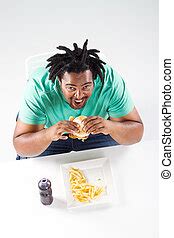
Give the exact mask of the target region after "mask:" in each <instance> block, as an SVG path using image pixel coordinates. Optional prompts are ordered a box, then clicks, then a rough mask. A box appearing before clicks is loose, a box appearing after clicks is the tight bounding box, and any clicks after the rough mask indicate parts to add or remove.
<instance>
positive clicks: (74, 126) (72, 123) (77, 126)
mask: <svg viewBox="0 0 174 238" xmlns="http://www.w3.org/2000/svg"><path fill="white" fill-rule="evenodd" d="M68 125H70V126H71V127H72V128H74V129H78V128H79V126H80V125H79V124H78V123H77V122H73V121H71V122H69V123H68Z"/></svg>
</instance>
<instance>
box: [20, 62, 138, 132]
mask: <svg viewBox="0 0 174 238" xmlns="http://www.w3.org/2000/svg"><path fill="white" fill-rule="evenodd" d="M104 67H105V70H106V72H105V78H104V85H103V87H102V83H101V81H100V78H99V76H98V77H97V78H96V79H95V80H94V89H93V92H92V95H91V96H90V98H88V100H87V102H86V104H85V106H84V107H83V108H81V109H73V108H71V107H70V105H69V104H68V102H67V101H66V99H65V97H64V95H63V93H62V91H61V88H60V86H59V83H58V80H55V82H54V83H53V82H52V81H51V80H48V76H49V72H48V69H45V68H38V69H37V70H36V71H35V72H34V73H33V74H32V75H31V78H30V79H29V80H28V82H27V85H26V90H25V93H24V98H23V100H22V102H21V107H20V111H19V119H20V120H21V121H22V122H24V123H26V124H37V125H38V124H44V125H45V127H46V128H48V127H50V126H52V125H54V124H55V123H57V122H58V121H60V120H69V117H70V116H73V117H77V116H80V115H84V116H101V117H103V118H105V119H108V118H109V117H114V118H119V117H122V116H125V115H127V114H128V113H129V112H131V111H132V110H133V107H134V104H133V102H132V99H131V97H130V95H129V93H128V91H127V89H126V86H125V82H124V80H123V79H122V78H121V77H120V76H119V75H118V74H117V73H116V71H115V70H113V69H112V68H111V67H110V66H108V65H105V66H104Z"/></svg>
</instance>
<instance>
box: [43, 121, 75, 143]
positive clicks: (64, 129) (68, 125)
mask: <svg viewBox="0 0 174 238" xmlns="http://www.w3.org/2000/svg"><path fill="white" fill-rule="evenodd" d="M78 127H79V125H78V124H77V123H76V122H72V121H59V122H58V123H56V124H55V125H53V126H51V127H49V128H48V129H47V130H48V131H49V133H50V134H49V135H50V136H51V140H52V141H57V140H59V139H61V140H66V139H68V136H65V135H63V134H64V133H71V134H73V133H74V132H79V129H78Z"/></svg>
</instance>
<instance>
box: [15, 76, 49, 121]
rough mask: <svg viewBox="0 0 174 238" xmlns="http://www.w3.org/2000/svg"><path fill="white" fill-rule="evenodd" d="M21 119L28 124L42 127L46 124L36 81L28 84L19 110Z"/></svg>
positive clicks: (30, 81) (32, 80)
mask: <svg viewBox="0 0 174 238" xmlns="http://www.w3.org/2000/svg"><path fill="white" fill-rule="evenodd" d="M19 119H20V120H21V121H22V122H24V123H26V124H34V125H40V124H45V123H46V116H45V110H44V107H43V105H42V100H41V93H40V92H39V90H38V88H37V84H35V80H34V79H30V80H29V81H28V82H27V85H26V89H25V92H24V96H23V98H22V101H21V105H20V110H19Z"/></svg>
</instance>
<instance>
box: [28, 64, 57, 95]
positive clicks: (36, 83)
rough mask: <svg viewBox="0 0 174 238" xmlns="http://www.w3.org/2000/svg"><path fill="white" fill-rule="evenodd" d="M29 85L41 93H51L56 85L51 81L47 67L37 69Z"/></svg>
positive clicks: (30, 78) (29, 80)
mask: <svg viewBox="0 0 174 238" xmlns="http://www.w3.org/2000/svg"><path fill="white" fill-rule="evenodd" d="M28 83H29V85H30V86H31V87H34V88H35V89H36V90H38V91H40V92H43V93H44V92H50V91H52V90H53V88H54V83H53V82H52V81H51V80H49V71H48V69H46V68H45V67H39V68H37V69H35V70H34V71H33V72H32V73H31V75H30V77H29V79H28Z"/></svg>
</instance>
